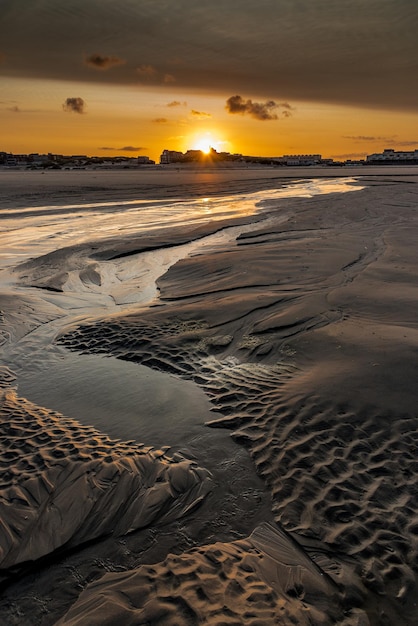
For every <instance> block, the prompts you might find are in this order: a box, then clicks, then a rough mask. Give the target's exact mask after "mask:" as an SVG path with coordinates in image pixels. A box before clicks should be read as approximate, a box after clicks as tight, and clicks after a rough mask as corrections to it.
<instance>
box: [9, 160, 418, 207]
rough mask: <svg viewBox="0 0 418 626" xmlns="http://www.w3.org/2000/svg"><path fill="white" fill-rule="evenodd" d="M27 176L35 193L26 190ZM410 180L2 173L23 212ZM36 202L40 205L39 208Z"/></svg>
mask: <svg viewBox="0 0 418 626" xmlns="http://www.w3.org/2000/svg"><path fill="white" fill-rule="evenodd" d="M22 174H23V175H24V177H25V179H26V181H27V185H28V186H29V187H30V192H28V193H25V192H24V191H22ZM382 176H384V177H387V176H388V177H392V176H395V177H405V176H413V177H415V176H418V166H409V167H406V166H381V167H375V166H367V167H351V166H345V167H314V166H311V167H286V168H271V167H254V168H225V169H222V168H214V169H207V168H206V169H201V168H196V169H189V168H183V169H182V168H173V169H168V168H167V169H161V170H160V169H153V170H143V169H141V168H138V169H137V170H68V171H67V170H59V171H56V170H51V171H30V170H29V171H28V170H24V171H10V170H6V169H3V170H0V184H1V187H2V191H3V194H4V196H3V199H2V208H8V207H10V208H20V207H24V206H28V205H29V206H37V205H39V204H40V203H42V204H45V199H47V198H48V196H49V195H50V196H51V197H53V199H54V202H55V203H56V204H57V205H58V206H59V205H60V204H64V203H68V198H69V197H70V198H73V199H74V201H76V202H82V201H83V199H85V194H91V193H94V194H95V198H98V199H99V200H101V199H106V198H109V196H110V197H114V196H115V195H117V197H118V199H121V200H123V199H124V200H126V199H139V200H140V199H151V198H152V199H156V200H162V199H165V198H167V197H170V198H173V199H176V198H177V199H182V198H184V197H188V198H195V197H199V196H203V197H206V196H207V197H211V196H217V195H225V194H239V193H245V192H247V191H250V190H252V189H254V186H256V187H257V188H264V189H269V188H275V187H277V184H278V182H280V183H281V184H286V183H290V182H294V181H297V180H302V179H311V178H347V177H350V178H352V177H361V178H368V177H372V178H374V177H377V178H378V177H382ZM34 203H35V204H34Z"/></svg>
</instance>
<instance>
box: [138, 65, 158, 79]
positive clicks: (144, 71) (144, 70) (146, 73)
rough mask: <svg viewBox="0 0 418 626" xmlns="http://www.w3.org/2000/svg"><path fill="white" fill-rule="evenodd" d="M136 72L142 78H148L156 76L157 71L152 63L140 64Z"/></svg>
mask: <svg viewBox="0 0 418 626" xmlns="http://www.w3.org/2000/svg"><path fill="white" fill-rule="evenodd" d="M136 73H137V74H138V76H139V77H140V78H141V79H142V80H149V79H152V78H154V77H156V76H157V74H158V71H157V69H156V68H155V67H154V66H153V65H140V66H139V67H137V68H136Z"/></svg>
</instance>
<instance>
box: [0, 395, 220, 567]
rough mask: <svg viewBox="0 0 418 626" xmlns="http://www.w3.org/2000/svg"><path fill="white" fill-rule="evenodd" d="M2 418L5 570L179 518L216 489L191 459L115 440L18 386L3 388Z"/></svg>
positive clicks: (0, 549) (1, 552)
mask: <svg viewBox="0 0 418 626" xmlns="http://www.w3.org/2000/svg"><path fill="white" fill-rule="evenodd" d="M0 417H1V422H0V441H1V452H0V468H1V487H0V498H1V499H0V503H1V504H0V506H1V516H0V519H1V526H0V566H1V568H2V569H3V572H4V570H6V569H8V568H16V566H18V565H19V564H22V563H24V562H25V561H32V560H35V559H38V558H40V557H42V556H45V555H47V554H49V553H51V552H53V551H54V550H57V549H59V548H66V549H67V548H71V547H74V546H77V545H80V544H82V543H84V542H86V541H91V540H93V539H96V538H98V537H102V536H104V535H109V534H114V535H123V534H126V533H129V532H131V531H133V530H136V529H138V528H144V527H145V526H148V525H149V524H152V523H154V522H156V521H158V522H165V521H170V520H174V519H177V518H179V517H181V516H183V515H185V514H186V513H187V512H188V511H190V510H191V509H192V508H193V507H195V506H197V505H198V504H199V503H200V502H201V501H202V500H203V498H204V497H205V496H206V495H207V494H208V492H209V491H210V489H211V480H210V477H209V475H208V472H207V471H205V470H203V469H201V468H199V467H198V466H197V465H196V464H195V463H193V462H191V461H188V460H185V459H183V458H181V457H180V456H178V457H177V458H176V460H173V459H170V458H169V457H168V456H167V454H166V451H165V450H155V449H151V448H149V447H145V446H144V445H141V444H137V443H135V442H123V441H118V440H112V439H110V438H109V437H107V436H105V435H103V434H101V433H100V432H98V431H96V430H95V429H93V428H89V427H85V426H82V425H80V424H79V423H78V422H76V421H74V420H70V419H66V418H64V417H63V416H62V415H60V414H58V413H54V412H51V411H48V410H46V409H42V408H39V407H36V406H34V405H33V404H31V403H30V402H28V401H27V400H25V399H23V398H19V397H17V396H16V394H15V393H14V392H13V391H12V390H9V391H3V392H1V396H0ZM4 573H5V572H4Z"/></svg>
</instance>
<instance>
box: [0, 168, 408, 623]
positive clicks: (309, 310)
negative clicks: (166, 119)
mask: <svg viewBox="0 0 418 626" xmlns="http://www.w3.org/2000/svg"><path fill="white" fill-rule="evenodd" d="M0 185H1V187H0V188H1V190H2V199H1V205H0V223H1V224H3V228H2V229H1V232H2V234H1V235H0V241H1V243H2V246H1V255H0V311H1V317H0V349H1V357H0V397H1V405H0V406H1V409H0V412H1V458H0V462H1V467H2V474H3V476H2V478H3V480H2V486H1V489H0V495H1V508H2V511H1V516H0V517H1V520H2V525H1V530H0V560H1V585H2V597H1V598H0V621H2V622H3V623H5V624H10V625H19V626H20V625H28V626H29V625H33V624H39V625H42V626H49V625H51V624H62V625H64V624H66V625H72V626H76V625H77V626H80V625H84V624H85V625H86V626H87V625H89V626H91V625H94V624H97V625H99V624H108V625H111V624H117V623H120V624H124V625H125V624H164V625H173V626H174V625H183V624H184V625H186V624H187V625H189V624H196V625H198V624H219V625H221V624H245V625H252V626H256V625H260V624H266V625H268V624H290V623H294V624H300V625H305V624H306V625H308V624H315V625H323V626H325V625H328V624H341V625H344V626H380V625H385V624H387V625H389V624H397V625H400V626H403V625H404V626H413V625H415V624H416V621H417V616H418V607H417V601H416V597H417V591H418V587H417V556H418V478H417V471H416V470H417V459H416V450H417V443H418V434H417V433H418V430H417V427H418V416H417V408H416V407H417V391H416V374H417V372H418V349H417V348H418V321H417V319H416V310H417V303H418V288H417V287H418V277H417V272H416V263H417V255H418V253H417V251H416V240H417V233H418V214H417V206H418V168H416V167H415V168H414V167H410V168H402V167H382V168H374V167H359V168H351V167H344V168H247V169H246V168H237V169H236V170H235V169H230V170H221V169H219V170H213V171H211V170H202V169H200V170H199V169H198V170H196V171H194V170H191V169H188V170H181V169H180V168H174V169H172V168H167V169H166V170H158V168H155V169H151V170H149V171H142V170H138V171H136V170H135V171H123V170H121V171H111V172H105V171H73V170H72V171H57V172H55V171H46V172H45V173H43V172H39V171H36V172H31V171H28V172H26V171H21V172H18V171H15V172H11V171H6V170H2V171H0Z"/></svg>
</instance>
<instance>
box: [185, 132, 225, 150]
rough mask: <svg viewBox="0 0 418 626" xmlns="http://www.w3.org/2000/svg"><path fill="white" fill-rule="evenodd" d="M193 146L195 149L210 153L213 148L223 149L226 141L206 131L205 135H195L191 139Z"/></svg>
mask: <svg viewBox="0 0 418 626" xmlns="http://www.w3.org/2000/svg"><path fill="white" fill-rule="evenodd" d="M190 143H191V146H192V149H193V150H201V151H202V152H203V154H210V151H211V150H212V148H213V149H214V150H216V151H217V152H220V151H222V150H223V149H224V148H223V145H224V144H225V142H224V141H221V140H219V139H217V138H216V137H214V136H213V135H211V134H210V133H205V134H204V135H195V136H194V137H193V138H192V139H191V142H190Z"/></svg>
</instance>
